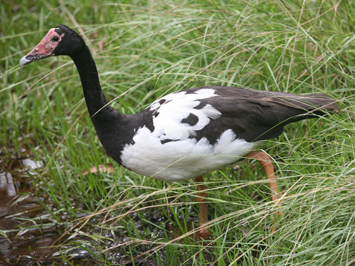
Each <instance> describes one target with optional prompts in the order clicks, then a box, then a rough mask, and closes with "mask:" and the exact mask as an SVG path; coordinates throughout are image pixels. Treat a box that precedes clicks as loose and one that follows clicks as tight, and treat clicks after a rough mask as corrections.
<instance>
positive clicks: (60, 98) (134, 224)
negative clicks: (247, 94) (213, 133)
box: [0, 0, 355, 266]
mask: <svg viewBox="0 0 355 266" xmlns="http://www.w3.org/2000/svg"><path fill="white" fill-rule="evenodd" d="M0 12H1V20H0V24H1V31H0V43H1V46H0V60H1V61H0V69H1V75H0V76H1V80H0V82H1V83H0V84H1V86H0V114H1V116H0V119H1V120H0V134H1V137H0V147H1V153H2V154H5V155H6V156H8V157H9V158H10V157H11V158H13V157H22V156H24V154H23V150H24V149H26V150H27V151H30V157H32V158H34V160H37V161H43V162H44V167H43V168H42V169H37V172H36V173H32V177H33V179H34V180H35V181H34V187H35V189H36V190H35V193H36V195H37V196H38V199H39V204H41V206H42V208H44V209H45V213H46V216H45V218H44V216H43V217H39V216H37V217H34V218H31V219H30V220H27V221H26V222H25V221H24V222H23V224H22V227H21V228H14V229H16V230H22V229H23V228H26V227H32V228H33V227H36V226H37V227H42V226H43V227H46V226H50V225H51V226H52V225H53V224H56V228H58V233H59V234H60V235H61V239H60V240H59V241H58V242H56V243H55V247H54V248H53V249H52V250H51V251H49V253H48V255H49V256H50V257H51V256H54V257H55V258H56V262H55V263H57V262H58V261H59V260H63V261H71V263H73V265H74V264H75V263H74V262H73V261H72V260H71V258H73V257H74V258H75V256H76V255H75V254H77V253H78V250H79V251H81V252H83V251H84V250H85V251H86V252H85V256H84V257H85V259H86V260H89V261H91V262H94V261H96V262H97V265H106V264H107V265H110V264H112V265H117V264H118V265H120V263H121V264H124V263H126V264H128V263H131V265H137V264H138V262H142V261H145V262H146V264H143V265H221V266H223V265H354V264H355V243H354V242H355V241H354V240H355V203H354V200H353V195H355V156H354V153H355V149H354V144H355V138H354V132H355V126H354V121H353V120H354V111H355V105H354V98H355V97H354V92H355V87H354V81H355V76H354V73H355V69H354V67H353V66H352V65H353V64H354V60H355V55H354V49H353V47H354V45H353V44H354V41H355V37H354V33H353V31H354V24H355V4H354V3H353V2H352V1H348V0H345V1H335V0H329V1H321V0H315V1H301V0H297V1H293V0H292V1H291V0H283V1H281V0H275V1H268V0H262V1H257V0H251V1H228V0H225V1H223V0H202V1H201V0H196V1H189V2H188V1H172V0H167V1H142V0H139V1H136V0H131V1H126V0H122V1H119V3H116V2H115V1H107V0H98V1H95V2H89V1H84V0H81V1H66V2H64V1H59V2H57V1H54V0H48V1H22V2H21V3H18V4H15V3H14V2H13V1H9V0H5V1H3V3H2V4H1V5H0ZM58 24H66V25H68V26H70V27H72V28H74V29H75V30H77V31H78V32H80V34H81V35H82V36H83V37H84V39H85V41H86V42H87V44H88V45H89V47H90V48H91V51H92V53H93V56H94V58H95V60H96V63H97V66H98V71H99V74H100V79H101V84H102V87H103V89H104V92H105V94H106V96H107V98H108V99H109V100H112V105H113V106H114V107H115V108H116V109H117V110H119V111H120V112H123V113H136V112H139V111H141V110H143V109H144V108H145V107H147V106H148V105H149V104H150V103H151V102H152V101H153V100H155V99H156V98H158V97H160V96H162V95H165V94H166V93H169V92H172V91H177V90H183V89H187V88H191V87H196V86H204V85H224V86H242V87H250V88H254V89H260V90H273V91H287V92H294V93H326V94H328V95H331V96H332V97H334V99H338V100H339V105H340V106H341V112H339V113H337V114H335V115H332V116H328V117H326V118H319V119H313V120H312V121H302V122H299V123H296V124H293V125H289V126H287V128H286V130H285V132H284V134H283V135H282V136H280V137H279V138H278V139H275V140H271V141H268V142H266V143H265V144H264V145H263V146H262V147H260V148H261V149H264V150H265V151H267V152H268V153H269V154H270V155H271V157H272V158H273V160H274V163H275V166H276V168H277V172H276V174H277V177H278V182H279V188H280V189H281V191H282V193H283V195H284V197H283V201H282V207H281V208H280V209H281V211H282V212H283V214H284V215H283V217H282V218H280V219H278V220H277V230H276V231H275V232H272V228H273V224H274V210H275V208H274V205H273V202H271V199H270V191H269V188H268V182H267V180H266V178H265V174H264V172H263V171H261V169H260V168H259V166H257V165H256V164H255V163H253V162H251V164H250V165H251V166H252V167H251V168H253V169H252V170H250V169H249V168H247V167H244V166H243V169H241V170H238V171H233V169H225V170H223V171H216V172H214V173H211V174H210V175H209V176H207V178H206V180H207V181H206V186H207V187H208V189H209V191H208V193H209V194H208V200H209V202H210V207H209V215H210V218H211V221H212V222H211V224H210V230H211V232H212V239H210V240H207V241H205V242H198V241H195V240H192V239H190V238H189V237H187V236H186V235H187V234H189V233H190V231H189V229H191V226H192V227H193V226H195V227H196V226H197V225H198V220H197V217H198V205H197V203H196V202H195V201H194V196H195V195H196V189H195V186H194V183H193V182H192V181H190V182H185V183H178V184H171V185H170V184H167V183H164V182H161V181H158V180H154V179H151V178H147V177H144V176H140V175H137V174H134V173H132V172H129V171H127V170H125V169H121V168H119V166H118V165H117V164H116V163H115V162H113V160H112V159H110V158H108V157H107V155H106V153H105V151H104V149H103V147H102V146H101V145H100V143H99V141H98V140H97V138H96V137H95V132H94V128H93V126H92V124H91V121H90V118H89V115H88V114H87V111H86V106H85V102H84V100H83V93H82V88H81V84H80V81H79V76H78V73H77V70H76V68H75V66H74V64H73V63H72V61H71V60H70V58H69V57H51V58H48V59H45V60H42V61H40V62H35V63H32V64H30V65H28V66H26V67H25V68H23V69H20V68H19V66H18V62H19V60H20V58H21V57H22V56H23V55H25V54H27V53H28V52H29V51H30V50H31V49H32V48H33V47H34V46H35V45H37V44H38V42H39V41H40V40H41V39H42V37H43V36H44V35H45V34H46V32H47V31H48V30H49V29H50V28H53V27H55V26H57V25H58ZM106 163H113V165H114V166H115V168H116V170H117V172H115V173H89V174H88V175H82V171H83V170H84V169H89V168H90V167H93V166H99V165H102V164H106ZM172 228H173V229H172ZM176 228H180V229H181V230H182V232H183V233H186V235H185V236H184V237H181V233H179V232H175V233H176V234H173V233H170V232H169V230H170V231H171V230H173V231H174V230H175V231H177V229H176ZM0 229H1V228H0ZM16 230H15V231H16ZM1 233H2V234H9V232H6V231H4V232H1ZM81 254H82V253H81ZM123 262H124V263H123ZM149 262H152V263H154V264H149ZM55 263H54V265H56V264H55ZM91 265H93V264H91Z"/></svg>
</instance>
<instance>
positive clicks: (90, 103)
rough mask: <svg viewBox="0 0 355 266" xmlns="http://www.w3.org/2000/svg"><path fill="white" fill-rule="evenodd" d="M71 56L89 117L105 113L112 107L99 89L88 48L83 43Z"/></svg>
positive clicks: (93, 62) (97, 76) (96, 74)
mask: <svg viewBox="0 0 355 266" xmlns="http://www.w3.org/2000/svg"><path fill="white" fill-rule="evenodd" d="M71 58H72V59H73V61H74V63H75V65H76V67H77V69H78V71H79V75H80V79H81V83H82V86H83V90H84V97H85V101H86V105H87V107H88V110H89V114H90V117H91V118H92V119H93V117H94V116H96V115H98V114H100V115H99V116H102V115H105V113H107V112H108V111H109V110H112V108H111V106H110V105H109V104H108V102H107V100H106V98H105V95H104V93H103V91H102V89H101V86H100V80H99V75H98V73H97V68H96V64H95V61H94V59H93V57H92V55H91V53H90V50H89V48H88V47H87V46H86V45H85V46H84V47H83V48H82V49H80V52H78V53H76V54H75V55H73V56H71Z"/></svg>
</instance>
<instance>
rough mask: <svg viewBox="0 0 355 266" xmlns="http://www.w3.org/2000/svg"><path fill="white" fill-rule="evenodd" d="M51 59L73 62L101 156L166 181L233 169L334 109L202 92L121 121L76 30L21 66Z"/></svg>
mask: <svg viewBox="0 0 355 266" xmlns="http://www.w3.org/2000/svg"><path fill="white" fill-rule="evenodd" d="M51 55H69V56H70V57H71V58H72V59H73V61H74V63H75V64H76V66H77V68H78V71H79V74H80V78H81V82H82V86H83V90H84V95H85V100H86V103H87V107H88V111H89V113H90V116H91V119H92V122H93V124H94V126H95V129H96V132H97V135H98V137H99V139H100V141H101V143H102V145H103V146H104V148H105V149H106V151H107V153H108V154H109V155H110V156H111V157H112V158H113V159H114V160H116V161H117V162H118V163H120V164H121V165H123V166H125V167H127V168H128V169H130V170H132V171H134V172H136V173H139V174H143V175H146V176H150V177H153V178H157V179H161V180H165V181H168V182H174V181H184V180H188V179H191V178H194V177H197V176H200V175H202V174H205V173H208V172H211V171H213V170H216V169H220V168H223V167H225V166H228V165H231V164H233V163H235V162H237V161H239V160H240V159H242V158H243V157H244V156H245V155H246V154H248V153H249V152H250V151H252V150H253V149H255V148H256V147H257V145H258V144H260V143H261V142H262V141H263V140H266V139H270V138H275V137H277V136H279V135H280V134H281V133H282V130H283V127H284V126H285V125H286V124H288V123H292V122H295V121H299V120H302V119H306V118H313V117H318V116H319V115H324V114H326V113H328V112H334V111H335V106H334V103H333V99H332V98H330V97H329V96H326V95H322V94H313V95H304V96H300V95H294V94H290V93H281V92H267V91H257V90H253V89H245V88H232V87H217V86H208V87H200V88H193V89H189V90H185V91H180V92H176V93H171V94H169V95H167V96H165V97H163V98H160V99H158V100H156V101H155V102H153V103H152V104H151V105H150V106H149V107H148V108H146V109H145V110H144V111H142V112H140V113H137V114H134V115H125V114H121V113H119V112H117V111H115V110H114V109H113V108H112V107H111V106H110V105H109V104H108V102H107V100H106V98H105V96H104V94H103V92H102V89H101V86H100V83H99V78H98V74H97V69H96V65H95V62H94V60H93V58H92V55H91V53H90V50H89V48H88V47H87V46H86V44H85V43H84V41H83V40H82V38H81V37H80V36H79V35H78V34H77V33H76V32H74V31H73V30H71V29H70V28H68V27H66V26H63V25H60V26H58V27H57V28H54V29H51V30H50V31H49V32H48V33H47V35H46V36H45V37H44V38H43V39H42V41H41V42H40V43H39V44H38V45H37V46H36V47H35V48H34V49H33V50H32V51H31V52H30V53H29V54H27V55H26V56H25V57H23V58H22V59H21V60H20V65H21V66H22V65H25V64H28V63H31V62H33V61H36V60H39V59H42V58H45V57H47V56H51Z"/></svg>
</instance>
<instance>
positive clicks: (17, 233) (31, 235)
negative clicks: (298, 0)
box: [0, 152, 198, 266]
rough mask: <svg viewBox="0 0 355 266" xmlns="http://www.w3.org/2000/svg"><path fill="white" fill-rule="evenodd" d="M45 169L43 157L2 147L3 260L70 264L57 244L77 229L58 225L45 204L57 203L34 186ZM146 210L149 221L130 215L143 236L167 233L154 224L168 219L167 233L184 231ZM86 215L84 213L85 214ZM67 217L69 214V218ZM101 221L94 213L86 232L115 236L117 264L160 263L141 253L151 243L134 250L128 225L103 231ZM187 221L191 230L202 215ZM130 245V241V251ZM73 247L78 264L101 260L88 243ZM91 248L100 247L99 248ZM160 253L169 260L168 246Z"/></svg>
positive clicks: (0, 236) (0, 238)
mask: <svg viewBox="0 0 355 266" xmlns="http://www.w3.org/2000/svg"><path fill="white" fill-rule="evenodd" d="M42 168H43V163H42V162H41V161H35V160H34V159H31V158H28V157H20V156H19V157H18V158H10V157H8V156H7V155H4V154H3V153H1V152H0V265H69V264H67V263H64V262H63V261H62V260H61V256H58V255H59V254H58V252H57V251H58V249H57V248H58V247H59V249H60V248H61V244H62V243H63V242H64V241H65V240H67V239H68V238H70V237H72V235H73V232H71V233H70V234H64V233H65V232H66V230H68V229H69V228H70V226H66V227H64V226H63V225H58V224H57V223H56V221H55V220H51V218H50V215H49V214H48V212H47V211H46V210H45V209H44V208H43V204H45V205H46V206H47V208H48V209H51V208H53V202H51V200H50V199H49V198H48V199H47V198H46V197H45V195H43V191H42V192H40V193H38V195H37V194H36V191H35V189H34V188H35V187H34V184H35V182H34V181H33V180H35V178H36V175H38V174H39V173H40V172H41V169H42ZM39 202H41V203H42V205H41V204H40V203H39ZM143 215H144V217H145V220H146V221H149V222H150V224H149V223H142V221H141V218H140V216H139V215H138V214H137V213H131V214H130V215H129V216H130V218H131V219H132V220H133V221H135V224H136V228H137V229H138V230H139V231H140V232H142V234H143V235H144V234H146V233H148V234H151V235H152V236H154V237H153V238H159V237H163V236H164V231H163V230H159V229H157V228H156V227H154V226H152V224H165V232H168V234H169V238H171V239H174V238H176V237H179V236H180V235H181V234H182V233H181V231H180V229H179V227H178V226H174V225H173V224H172V223H170V222H168V221H167V218H166V217H164V214H163V213H161V212H159V213H156V210H151V211H147V212H145V213H144V214H143ZM84 216H85V215H84ZM84 216H82V215H81V217H82V218H83V217H84ZM110 216H111V217H107V216H106V217H105V219H109V218H111V219H114V214H112V215H110ZM192 216H193V215H192ZM78 217H80V215H78ZM64 219H68V217H66V218H64ZM102 220H103V217H100V216H95V217H93V218H92V219H90V222H89V223H88V224H87V226H85V227H83V228H81V231H82V232H84V233H85V232H87V233H89V234H97V235H105V237H107V238H108V239H111V240H110V241H107V243H106V245H107V246H105V247H103V249H110V248H112V250H109V251H108V252H107V256H108V257H109V258H110V260H111V262H112V263H114V264H115V265H152V266H154V265H158V263H157V261H156V260H155V259H151V258H149V256H147V255H144V256H140V254H145V253H146V252H149V251H150V250H151V248H152V247H151V245H139V244H137V245H133V246H134V248H133V250H132V248H131V246H130V244H129V243H131V240H130V238H129V236H128V233H127V232H126V230H125V229H124V228H122V229H118V230H110V232H103V231H102V230H101V229H98V228H95V226H93V225H95V224H99V223H100V222H102ZM187 224H188V227H189V228H190V229H191V230H192V228H193V225H195V226H196V224H198V218H197V217H194V218H191V219H190V220H189V221H188V223H187ZM71 225H72V224H71ZM143 232H144V233H143ZM63 236H64V237H63ZM77 240H79V241H80V240H88V238H87V237H85V236H84V235H82V236H78V237H77ZM152 240H153V239H152ZM89 241H91V239H89ZM181 241H183V239H182V240H181ZM92 242H95V241H92ZM126 243H127V245H126ZM52 246H53V247H54V248H53V249H52ZM127 246H130V248H129V252H128V250H127ZM70 250H71V251H70V253H68V254H67V255H68V256H69V257H71V258H72V259H71V260H70V261H71V262H72V263H74V264H75V265H102V263H101V262H100V261H96V260H95V258H94V257H93V256H91V255H90V254H89V252H88V251H87V250H85V249H83V248H80V247H77V248H72V247H71V249H70ZM92 250H94V251H95V248H93V249H92ZM97 251H98V250H97ZM159 252H160V258H163V259H164V258H165V253H164V252H165V251H164V250H160V251H159ZM56 253H57V254H56ZM132 253H133V254H132ZM132 255H134V256H133V257H132ZM53 263H55V264H53ZM162 265H165V262H162Z"/></svg>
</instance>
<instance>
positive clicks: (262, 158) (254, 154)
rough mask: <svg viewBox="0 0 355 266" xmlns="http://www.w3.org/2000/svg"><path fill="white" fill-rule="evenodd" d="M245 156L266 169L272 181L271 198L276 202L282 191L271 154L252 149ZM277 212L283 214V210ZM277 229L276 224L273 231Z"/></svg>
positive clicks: (276, 212)
mask: <svg viewBox="0 0 355 266" xmlns="http://www.w3.org/2000/svg"><path fill="white" fill-rule="evenodd" d="M245 157H246V158H250V159H256V160H258V161H259V164H260V165H261V166H262V167H263V168H264V169H265V173H266V175H267V178H268V179H269V182H270V183H269V184H270V189H271V199H272V200H273V201H274V202H277V201H278V200H279V198H280V192H279V191H278V189H277V181H276V177H275V172H274V166H273V165H272V162H271V159H270V157H269V155H267V154H266V153H265V152H261V151H251V152H249V153H248V154H247V155H245ZM277 205H278V206H281V204H280V202H278V204H277ZM275 214H276V215H279V216H282V212H278V211H275ZM275 223H276V221H275ZM275 230H276V226H274V228H273V231H275Z"/></svg>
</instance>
